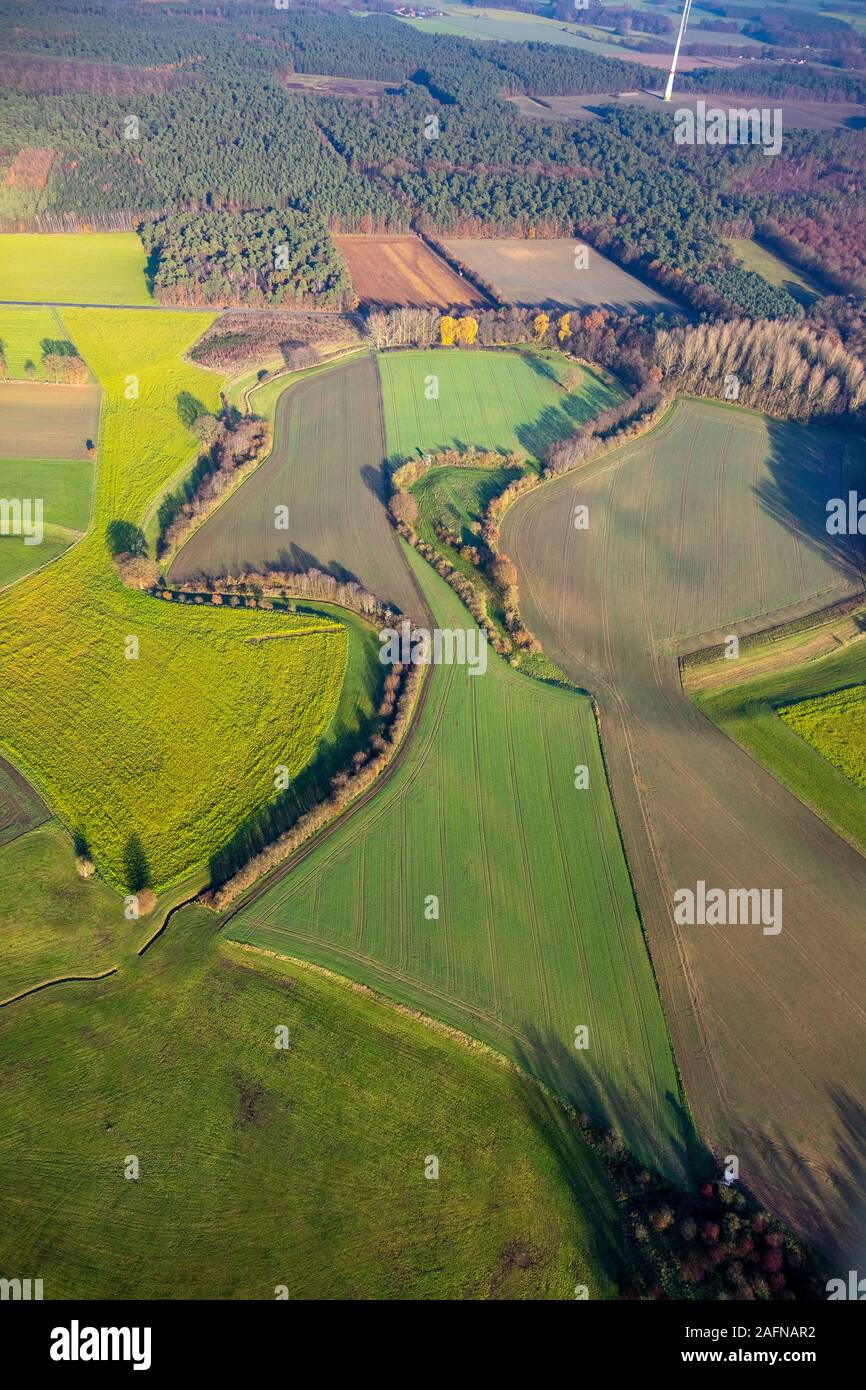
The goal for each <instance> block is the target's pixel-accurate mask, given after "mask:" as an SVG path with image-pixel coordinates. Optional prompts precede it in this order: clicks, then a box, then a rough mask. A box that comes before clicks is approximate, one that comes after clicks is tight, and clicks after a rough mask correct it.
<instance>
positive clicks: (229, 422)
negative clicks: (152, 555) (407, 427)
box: [157, 415, 271, 555]
mask: <svg viewBox="0 0 866 1390" xmlns="http://www.w3.org/2000/svg"><path fill="white" fill-rule="evenodd" d="M270 447H271V427H270V425H269V424H268V422H267V420H260V419H259V418H258V417H257V416H255V415H243V416H240V417H237V418H232V417H224V418H223V420H222V421H221V422H220V424H219V426H218V428H217V430H216V432H215V438H214V440H213V443H212V444H211V446H210V448H209V449H207V450H205V452H203V453H201V454H200V455H199V457H198V461H197V463H196V465H195V468H194V469H193V472H192V475H191V477H190V478H189V479H188V480H187V482H186V484H185V485H184V487H182V488H181V489H180V490H179V491H178V492H176V493H174V494H172V496H171V497H167V498H166V499H165V501H164V502H163V504H162V506H161V507H160V510H159V521H160V536H159V541H158V544H157V553H158V554H159V555H164V554H165V553H166V552H167V551H170V550H173V549H175V547H176V546H178V545H180V543H181V541H182V540H183V539H184V538H185V537H186V535H187V534H188V533H189V532H190V531H191V530H192V529H193V528H194V527H195V526H197V525H198V523H199V522H200V521H201V520H202V519H203V518H204V517H206V516H209V515H210V513H211V512H212V511H213V510H214V508H215V507H216V506H217V504H218V503H219V502H220V501H221V500H222V497H223V494H224V493H225V492H226V490H227V489H228V488H230V487H233V486H234V484H235V483H236V482H237V481H238V480H239V479H240V478H242V477H244V476H245V475H246V474H247V473H249V472H251V471H252V469H253V468H255V467H256V466H257V464H259V463H261V461H262V459H263V458H264V457H265V455H266V454H267V452H268V450H269V449H270Z"/></svg>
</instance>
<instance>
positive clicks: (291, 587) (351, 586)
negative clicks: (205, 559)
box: [165, 569, 399, 627]
mask: <svg viewBox="0 0 866 1390" xmlns="http://www.w3.org/2000/svg"><path fill="white" fill-rule="evenodd" d="M165 592H166V593H168V595H169V596H170V597H174V596H175V595H190V594H192V595H194V596H201V597H202V600H203V601H206V600H207V599H208V598H209V599H210V600H211V602H214V601H215V600H216V599H217V598H222V597H223V596H225V595H228V596H230V597H232V598H238V599H243V600H245V602H246V603H247V605H248V606H251V607H258V608H270V607H273V604H272V602H271V600H273V599H277V600H283V601H290V600H292V599H296V598H305V599H310V600H312V601H318V602H320V603H333V604H337V605H338V606H339V607H340V608H348V609H350V610H351V612H353V613H357V614H358V615H359V617H362V618H365V619H366V620H367V622H370V623H377V624H378V623H381V624H384V625H385V626H386V627H390V626H393V624H394V623H395V622H396V620H397V618H398V616H399V614H398V613H397V612H396V610H395V609H393V608H391V607H390V606H389V605H388V604H387V603H384V602H383V601H382V599H380V598H378V597H377V596H376V595H375V594H371V593H370V591H369V590H368V589H365V588H364V587H363V585H361V584H359V583H358V582H357V581H356V580H354V579H351V580H342V579H336V578H335V577H334V575H332V574H327V573H326V572H325V571H324V570H320V569H308V570H298V571H296V570H281V569H269V570H262V571H257V570H245V571H244V572H243V573H242V574H239V575H237V576H236V577H235V576H232V575H227V576H226V577H225V578H220V579H208V580H207V581H204V582H203V581H202V580H196V579H185V580H183V581H182V582H181V583H178V584H173V585H172V586H171V590H166V591H165Z"/></svg>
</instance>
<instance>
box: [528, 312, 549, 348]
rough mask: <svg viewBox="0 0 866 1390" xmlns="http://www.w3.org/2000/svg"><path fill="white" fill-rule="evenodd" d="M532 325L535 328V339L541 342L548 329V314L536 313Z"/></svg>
mask: <svg viewBox="0 0 866 1390" xmlns="http://www.w3.org/2000/svg"><path fill="white" fill-rule="evenodd" d="M532 327H533V329H534V330H535V341H536V342H537V343H543V342H544V340H545V338H546V337H547V334H548V332H549V330H550V315H549V314H543V313H542V314H536V315H535V318H534V319H533V320H532Z"/></svg>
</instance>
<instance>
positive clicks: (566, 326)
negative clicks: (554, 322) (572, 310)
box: [556, 314, 571, 343]
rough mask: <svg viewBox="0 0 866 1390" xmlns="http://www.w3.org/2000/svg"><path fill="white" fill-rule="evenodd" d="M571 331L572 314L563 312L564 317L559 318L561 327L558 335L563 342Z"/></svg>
mask: <svg viewBox="0 0 866 1390" xmlns="http://www.w3.org/2000/svg"><path fill="white" fill-rule="evenodd" d="M570 333H571V314H563V316H562V318H561V319H560V320H559V328H558V331H557V335H556V336H557V337H558V338H559V341H560V342H561V343H564V342H565V340H566V338H567V337H569V335H570Z"/></svg>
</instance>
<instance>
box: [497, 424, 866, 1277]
mask: <svg viewBox="0 0 866 1390" xmlns="http://www.w3.org/2000/svg"><path fill="white" fill-rule="evenodd" d="M862 467H863V456H862V452H861V453H860V454H859V457H858V456H856V455H855V453H854V448H853V445H851V444H850V442H847V443H846V442H845V441H844V440H840V439H839V438H838V437H837V438H836V439H835V440H833V438H832V437H828V436H822V435H820V434H817V433H816V432H815V431H814V430H811V431H809V430H804V429H801V428H799V427H796V426H782V425H769V426H768V425H767V423H766V422H764V421H763V420H761V418H760V417H758V416H755V415H751V414H749V413H745V412H739V411H733V412H731V411H728V410H724V409H722V408H720V407H717V406H713V405H709V404H704V403H700V404H699V403H695V402H681V403H679V404H678V405H677V406H676V407H675V409H674V411H673V412H672V414H671V415H670V416H669V417H668V419H667V420H666V421H665V422H664V424H663V425H662V426H661V427H660V428H659V429H658V430H657V431H656V432H655V433H654V434H651V435H650V436H648V437H647V438H646V439H644V440H639V441H636V442H634V443H633V444H631V445H627V446H625V447H624V448H623V449H622V450H620V451H619V452H617V453H615V454H612V455H610V456H609V457H608V458H602V459H600V460H598V461H597V462H596V463H594V464H593V463H591V464H589V465H588V466H587V468H586V469H585V470H582V471H579V472H577V473H574V474H571V475H568V476H566V477H564V478H562V479H560V480H558V481H557V482H554V483H548V484H546V485H545V486H544V487H542V488H541V489H539V490H538V491H537V492H534V493H532V494H530V495H529V496H528V497H527V498H525V499H523V500H521V501H520V502H519V503H517V504H516V506H515V507H514V508H513V509H512V511H511V512H510V513H509V514H508V516H507V517H506V521H505V525H504V528H503V549H504V550H505V551H506V552H507V553H509V554H510V555H511V556H512V557H513V559H514V560H515V562H516V564H517V567H518V571H519V575H520V588H521V598H522V608H523V612H524V616H525V618H526V620H527V622H528V625H529V626H530V628H532V629H533V630H534V631H535V632H536V634H537V635H538V637H539V638H540V640H541V641H542V643H543V644H544V646H545V649H546V650H547V651H548V652H549V654H550V655H551V656H552V657H553V658H554V659H556V660H558V661H559V662H560V663H561V664H562V665H563V666H564V667H565V669H566V670H567V671H568V672H569V674H570V675H572V677H573V678H575V679H576V680H577V681H578V682H579V683H580V684H582V685H584V686H585V687H587V688H588V689H589V690H591V691H592V692H593V693H594V694H595V696H596V699H597V702H598V709H599V718H600V724H601V732H602V740H603V745H604V749H605V755H606V759H607V764H608V771H609V776H610V779H611V784H612V789H613V793H614V801H615V804H616V808H617V812H618V815H619V818H620V821H621V825H622V830H623V835H624V839H625V844H626V851H627V854H628V858H629V863H630V866H631V870H632V874H633V877H634V882H635V887H636V892H637V897H638V902H639V904H640V907H641V911H642V915H643V919H644V923H645V926H646V929H647V933H648V938H649V944H650V948H651V951H652V956H653V961H654V964H655V968H656V971H657V974H658V977H659V983H660V987H661V990H662V996H663V1000H664V1003H665V1009H666V1014H667V1018H668V1022H669V1025H670V1028H671V1033H672V1037H673V1041H674V1048H675V1052H676V1056H677V1060H678V1062H679V1066H680V1069H681V1072H682V1075H683V1079H684V1082H685V1086H686V1091H687V1094H688V1097H689V1101H690V1104H691V1106H692V1109H693V1112H694V1115H695V1118H696V1121H697V1124H698V1127H699V1130H700V1132H701V1134H702V1136H703V1137H704V1138H705V1140H706V1141H707V1142H708V1143H709V1145H710V1146H711V1148H712V1150H713V1152H714V1153H715V1154H716V1155H717V1156H718V1158H719V1159H720V1160H722V1159H723V1158H724V1156H725V1155H728V1154H736V1155H737V1156H738V1157H739V1160H740V1172H741V1181H742V1182H743V1184H744V1185H745V1186H747V1187H749V1188H751V1189H752V1190H753V1191H754V1192H756V1193H757V1195H758V1196H759V1197H760V1198H761V1199H762V1200H764V1201H765V1202H766V1204H767V1205H768V1206H769V1207H770V1209H771V1210H773V1211H774V1212H775V1213H776V1214H777V1215H779V1216H780V1217H782V1218H783V1219H784V1220H786V1221H787V1222H788V1223H790V1224H791V1225H792V1226H793V1227H794V1228H795V1229H799V1230H800V1231H802V1232H803V1233H804V1234H805V1235H807V1236H808V1237H810V1238H811V1239H812V1240H813V1241H815V1242H816V1244H818V1245H819V1246H822V1247H823V1248H824V1249H826V1250H828V1251H829V1252H831V1253H832V1254H833V1255H834V1256H837V1257H838V1259H839V1260H840V1262H841V1265H843V1266H844V1268H846V1269H847V1268H849V1267H850V1268H854V1267H856V1265H857V1261H858V1258H862V1255H863V1251H864V1247H866V1190H864V1189H866V1183H864V1176H866V1157H864V1154H866V860H864V859H863V858H862V857H861V856H860V855H859V854H858V853H857V852H856V851H855V850H853V849H852V848H851V847H850V846H849V845H848V844H847V843H846V842H844V841H843V840H841V839H839V837H838V836H836V835H835V834H834V833H833V832H832V831H831V830H829V829H828V828H827V826H825V825H824V823H823V822H822V821H821V820H819V819H818V817H816V816H815V815H814V814H813V813H812V812H811V811H809V810H808V809H807V808H806V807H805V806H804V805H803V804H802V803H801V802H799V801H798V800H797V799H796V798H795V797H794V796H793V795H792V794H791V793H789V792H788V791H786V790H785V789H784V788H783V787H781V786H780V785H779V784H778V783H777V782H776V781H775V780H774V779H773V778H772V777H771V776H770V775H769V773H767V772H765V771H764V770H763V769H762V768H761V767H759V766H758V765H757V764H756V763H754V762H753V761H752V760H751V759H750V758H749V756H748V755H747V754H746V753H745V752H743V751H742V750H741V749H740V748H738V747H737V746H736V745H735V744H733V743H732V742H731V741H730V740H729V739H728V738H727V737H726V736H725V735H724V734H722V733H721V732H720V731H719V730H718V729H717V728H716V727H715V726H714V725H712V724H711V723H709V721H708V720H707V719H706V718H705V717H704V716H703V715H701V714H700V713H699V712H698V711H697V710H696V709H695V707H694V706H693V705H692V704H691V703H690V701H689V700H688V698H687V697H686V696H685V694H684V693H683V690H682V687H681V684H680V679H679V670H678V657H679V655H681V654H683V653H685V652H687V651H691V650H695V649H697V648H699V647H702V646H705V645H709V644H710V643H712V642H716V641H719V640H723V639H725V638H726V637H727V636H729V635H731V634H737V635H740V636H742V635H745V634H746V633H748V632H749V631H755V630H758V629H761V628H764V627H766V626H768V625H769V623H768V617H767V615H768V614H772V615H773V618H774V619H778V620H780V621H781V620H782V619H785V618H793V617H795V616H796V615H798V614H799V613H805V612H808V611H811V610H813V609H817V608H819V607H822V606H825V605H828V604H830V603H833V602H835V601H837V600H839V599H840V598H843V597H844V596H845V595H847V594H853V593H856V592H857V591H858V590H859V591H861V592H862V589H863V584H862V579H861V576H860V573H859V571H858V568H857V566H856V564H854V563H852V555H851V552H850V550H841V551H834V550H832V549H831V544H832V543H831V542H830V541H829V539H828V537H827V535H826V531H825V530H824V525H823V523H824V519H825V509H824V506H825V499H826V498H827V497H828V496H838V495H845V494H844V492H840V491H839V489H841V488H843V487H847V486H848V484H849V481H850V485H851V486H853V485H854V484H853V481H851V479H852V478H853V476H854V473H855V471H856V469H858V468H859V469H862ZM578 504H584V505H587V506H588V507H589V518H590V523H589V529H588V530H576V529H575V526H574V520H573V518H574V507H575V505H578ZM771 620H772V619H771ZM771 620H770V621H771ZM699 879H703V880H704V881H705V882H706V884H707V885H708V887H720V888H723V889H730V888H734V887H743V888H770V889H777V888H778V889H781V890H782V894H783V899H782V901H783V925H782V931H781V932H780V933H779V934H778V935H774V936H771V935H764V934H763V931H762V929H761V926H760V925H756V926H753V925H737V926H730V927H713V926H698V925H695V926H676V925H675V924H674V919H673V903H674V892H675V891H676V890H677V889H680V888H692V889H693V890H694V889H695V887H696V883H697V881H698V880H699Z"/></svg>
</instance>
